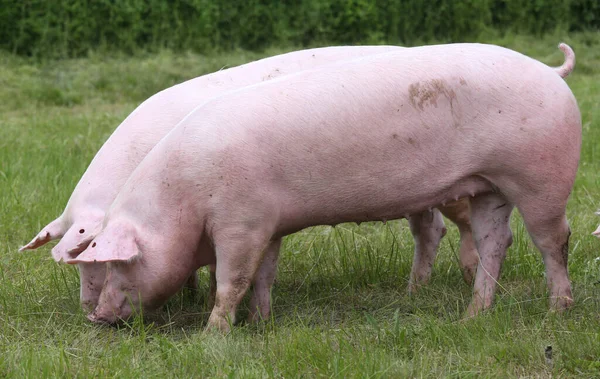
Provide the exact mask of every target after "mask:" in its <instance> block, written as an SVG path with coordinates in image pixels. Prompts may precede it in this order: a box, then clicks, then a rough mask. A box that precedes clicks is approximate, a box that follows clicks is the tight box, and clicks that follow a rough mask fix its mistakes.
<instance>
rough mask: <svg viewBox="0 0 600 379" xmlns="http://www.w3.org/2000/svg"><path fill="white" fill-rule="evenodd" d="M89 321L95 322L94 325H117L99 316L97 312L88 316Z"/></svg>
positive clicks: (113, 321)
mask: <svg viewBox="0 0 600 379" xmlns="http://www.w3.org/2000/svg"><path fill="white" fill-rule="evenodd" d="M87 319H88V320H90V321H91V322H93V323H94V324H103V325H112V324H114V323H115V320H109V319H108V318H106V317H102V316H98V314H97V313H96V312H95V311H94V312H92V313H90V314H88V315H87Z"/></svg>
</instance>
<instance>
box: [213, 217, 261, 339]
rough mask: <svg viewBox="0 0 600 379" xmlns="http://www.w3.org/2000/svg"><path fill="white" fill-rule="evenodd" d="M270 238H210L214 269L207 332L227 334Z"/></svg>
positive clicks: (224, 234) (224, 233) (236, 233)
mask: <svg viewBox="0 0 600 379" xmlns="http://www.w3.org/2000/svg"><path fill="white" fill-rule="evenodd" d="M269 239H270V236H269V235H268V234H265V233H261V232H260V231H256V230H244V229H235V230H219V235H218V236H215V238H213V241H214V243H215V250H216V258H217V267H216V271H215V272H216V280H217V291H216V296H215V306H214V308H213V310H212V312H211V314H210V317H209V319H208V325H207V328H208V329H218V330H220V331H222V332H228V331H229V330H230V328H231V325H233V324H234V323H235V313H236V310H237V306H238V305H239V303H240V301H241V300H242V298H243V297H244V295H245V294H246V292H247V291H248V288H249V287H250V283H252V280H253V279H254V277H255V274H256V272H257V270H258V268H259V266H260V263H261V261H262V258H263V255H264V254H263V253H264V252H265V250H266V248H267V246H268V244H269Z"/></svg>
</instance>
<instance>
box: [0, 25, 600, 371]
mask: <svg viewBox="0 0 600 379" xmlns="http://www.w3.org/2000/svg"><path fill="white" fill-rule="evenodd" d="M559 41H564V42H567V43H569V44H570V45H571V46H572V47H573V49H574V50H575V53H576V56H577V64H576V68H575V71H574V72H573V73H572V75H571V76H570V77H569V78H567V82H568V84H569V85H570V87H571V89H572V90H573V92H574V93H575V96H576V97H577V99H578V102H579V106H580V109H581V114H582V120H583V147H582V154H581V163H580V168H579V172H578V177H577V181H576V184H575V188H574V190H573V193H572V196H571V199H570V202H569V206H568V217H569V221H570V225H571V229H572V231H573V234H572V236H571V243H570V246H571V249H570V258H569V272H570V277H571V280H572V283H573V291H574V296H575V305H574V307H573V308H572V309H571V310H569V311H568V312H566V313H564V314H556V313H552V312H549V311H548V297H547V292H546V283H545V274H544V267H543V264H542V259H541V255H540V254H539V252H538V251H537V250H536V249H535V247H534V246H533V244H532V242H531V240H530V238H529V236H528V235H527V233H526V231H525V229H524V227H523V224H522V222H521V220H520V218H519V216H518V214H516V213H515V214H514V215H513V219H512V230H513V233H514V236H515V238H514V243H513V245H512V247H511V248H510V249H509V251H508V256H507V259H506V261H505V263H504V266H503V270H502V275H501V279H500V288H499V291H498V294H497V297H496V302H495V305H494V307H493V308H492V309H491V310H490V311H488V312H486V313H484V314H483V315H481V316H479V317H476V318H473V319H468V320H463V319H462V316H463V312H464V310H465V309H466V307H467V305H468V303H469V301H470V298H471V288H470V287H469V286H468V285H466V284H465V283H464V282H463V280H462V276H461V273H460V270H459V266H458V258H457V256H458V232H457V230H456V228H455V227H454V226H453V225H451V224H450V223H449V221H447V225H448V229H449V232H448V234H447V236H446V237H445V238H444V240H443V241H442V243H441V245H440V248H439V255H438V259H437V260H436V263H435V266H434V274H433V277H432V281H431V283H430V284H429V285H427V286H425V287H423V288H422V289H421V290H420V292H419V293H418V294H416V295H414V296H409V295H408V294H407V291H406V287H407V282H408V276H409V272H410V265H411V262H412V254H413V242H412V237H411V235H410V232H409V230H408V224H407V222H406V221H404V220H402V221H391V222H387V223H386V224H383V223H367V224H361V225H360V226H357V225H355V224H343V225H339V226H337V227H335V228H332V227H315V228H310V229H307V230H304V231H302V232H300V233H297V234H294V235H292V236H289V237H287V238H286V239H285V240H284V245H283V248H282V255H281V259H280V264H279V269H278V277H277V281H276V284H275V287H274V289H273V293H272V298H273V316H272V317H271V318H270V319H268V320H266V321H264V322H262V323H259V324H257V325H248V324H245V323H242V324H240V325H238V326H237V327H235V328H234V329H233V331H232V332H231V333H230V334H229V335H227V336H223V335H220V334H218V333H206V332H204V331H203V328H204V326H205V324H206V321H207V319H208V315H209V312H210V309H209V308H208V307H207V296H206V295H207V290H208V274H207V273H206V272H204V271H202V272H201V284H200V289H199V290H198V291H197V292H196V293H192V292H189V291H188V292H186V291H184V292H181V293H180V294H178V295H177V296H175V297H174V298H173V299H172V300H171V301H169V303H168V304H167V305H165V306H164V307H162V308H161V309H160V310H159V311H157V312H153V313H150V314H144V315H139V316H138V317H136V318H135V319H133V320H131V321H130V322H129V323H127V324H125V325H123V326H121V327H119V328H113V327H104V326H96V325H93V324H91V323H90V322H89V321H87V319H86V318H85V314H84V312H83V311H82V310H81V309H80V306H79V277H78V273H77V270H76V269H75V267H72V266H67V265H63V264H60V265H59V264H56V263H55V262H54V261H53V260H52V258H51V256H50V254H49V252H50V249H51V246H52V244H50V245H48V246H45V247H43V248H41V249H39V250H38V251H34V252H27V253H19V252H17V249H18V248H19V246H21V245H23V244H24V243H26V242H28V241H29V239H30V238H32V237H33V236H34V235H35V234H36V233H37V232H38V231H39V230H40V229H41V227H43V226H44V225H45V224H46V223H47V222H49V221H51V220H52V219H54V218H55V217H57V216H58V215H59V214H60V213H61V212H62V210H63V208H64V206H65V204H66V201H67V200H68V198H69V196H70V194H71V191H72V190H73V188H74V187H75V184H76V183H77V181H78V180H79V178H80V176H81V175H82V174H83V172H84V171H85V169H86V167H87V165H88V164H89V162H90V161H91V159H92V157H93V156H94V154H95V153H96V151H97V150H98V148H99V147H100V146H101V145H102V143H103V142H104V141H105V140H106V139H107V138H108V136H109V135H110V134H111V132H112V131H113V130H114V128H115V127H116V126H117V125H118V124H119V123H120V122H121V121H122V120H123V119H124V118H125V117H126V116H127V115H128V114H129V113H130V112H131V111H132V110H133V109H134V108H135V107H136V106H137V105H138V104H139V103H140V102H142V101H143V100H144V99H145V98H147V97H148V96H150V95H152V94H153V93H155V92H157V91H159V90H161V89H163V88H166V87H168V86H171V85H173V84H176V83H178V82H181V81H183V80H186V79H189V78H192V77H196V76H198V75H201V74H205V73H208V72H212V71H215V70H218V69H221V68H223V67H230V66H234V65H238V64H241V63H244V62H247V61H250V60H254V59H257V58H259V57H262V56H265V55H273V54H277V53H281V52H284V51H289V50H293V48H292V47H289V48H287V49H269V50H267V51H264V52H262V53H256V52H248V51H243V50H234V51H232V52H228V53H214V54H211V55H209V56H203V55H199V54H197V53H173V52H169V51H166V50H163V51H160V52H155V53H152V54H141V53H140V54H136V55H134V56H126V55H119V54H114V55H104V54H100V53H90V54H88V55H87V56H86V57H84V58H74V59H66V60H45V61H36V60H32V59H28V58H23V57H17V56H14V55H11V54H8V53H0V115H1V117H0V277H1V280H0V376H2V377H56V376H59V377H64V376H69V377H73V376H74V377H166V376H172V377H191V376H197V377H207V376H210V377H297V376H302V377H522V376H529V377H550V376H555V377H573V376H580V377H598V376H600V255H599V254H598V252H599V251H600V241H599V240H598V239H596V238H595V237H593V236H591V235H590V234H591V232H592V231H593V230H594V229H595V228H596V226H597V225H598V223H599V222H600V217H598V216H596V215H595V214H594V211H596V209H597V208H599V207H600V174H599V172H600V145H598V141H600V33H598V32H596V33H592V32H587V33H578V34H571V35H566V34H560V33H554V34H553V35H550V36H546V37H544V38H536V37H525V36H512V35H511V36H507V37H504V38H502V39H494V40H488V41H486V42H492V43H496V44H501V45H503V46H507V47H510V48H512V49H515V50H517V51H520V52H522V53H524V54H527V55H529V56H532V57H535V58H537V59H539V60H541V61H542V62H545V63H547V64H549V65H554V66H556V65H560V64H562V62H563V56H562V53H561V52H560V51H559V50H558V49H557V47H556V46H557V44H558V42H559ZM246 312H247V310H245V309H244V306H241V307H240V312H239V316H240V319H243V318H244V316H245V313H246ZM547 346H551V347H552V359H551V360H547V359H546V358H545V354H544V351H545V349H546V348H547Z"/></svg>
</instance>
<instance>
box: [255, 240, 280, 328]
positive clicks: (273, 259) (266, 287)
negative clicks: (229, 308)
mask: <svg viewBox="0 0 600 379" xmlns="http://www.w3.org/2000/svg"><path fill="white" fill-rule="evenodd" d="M280 247H281V238H278V239H276V240H274V241H272V242H271V243H270V244H269V246H268V247H267V250H266V251H265V255H264V257H263V260H262V262H261V264H260V267H259V268H258V271H257V272H256V275H255V277H254V280H253V281H252V297H251V299H250V313H249V314H248V321H249V322H257V321H260V320H264V319H267V318H268V317H269V315H270V313H271V287H272V286H273V282H274V281H275V274H276V273H277V260H278V258H279V249H280Z"/></svg>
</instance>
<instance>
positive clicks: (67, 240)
mask: <svg viewBox="0 0 600 379" xmlns="http://www.w3.org/2000/svg"><path fill="white" fill-rule="evenodd" d="M93 238H94V234H92V233H86V234H84V235H82V234H81V233H79V231H77V230H76V228H75V227H74V226H72V227H71V228H70V229H69V230H67V232H66V233H65V235H64V236H63V237H62V239H61V240H60V242H59V243H58V244H57V245H56V246H54V248H52V258H54V260H55V261H56V262H60V261H61V259H62V260H64V261H65V262H66V261H68V260H69V259H71V258H73V257H75V256H77V255H78V254H79V253H81V252H82V251H84V250H85V249H86V248H87V247H88V245H89V244H90V242H92V239H93Z"/></svg>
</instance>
